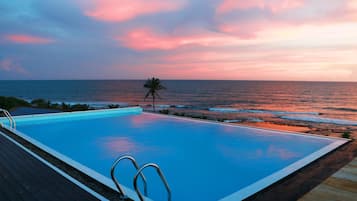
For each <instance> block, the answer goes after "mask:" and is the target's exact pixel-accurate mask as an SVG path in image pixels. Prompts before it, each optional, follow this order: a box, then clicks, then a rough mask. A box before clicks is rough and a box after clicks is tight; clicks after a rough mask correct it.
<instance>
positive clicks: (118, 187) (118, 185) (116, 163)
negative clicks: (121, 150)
mask: <svg viewBox="0 0 357 201" xmlns="http://www.w3.org/2000/svg"><path fill="white" fill-rule="evenodd" d="M124 159H127V160H130V161H131V163H132V164H133V166H134V167H135V169H136V170H137V171H138V170H139V165H138V163H137V162H136V160H135V158H134V157H132V156H129V155H125V156H121V157H119V158H118V159H116V160H115V162H114V163H113V165H112V168H111V169H110V176H111V177H112V180H113V182H114V184H115V186H116V187H117V189H118V191H119V193H120V194H121V196H125V193H124V190H123V188H122V187H121V186H120V184H119V182H118V180H117V179H116V177H115V175H114V173H115V168H116V166H117V165H118V163H119V162H120V161H122V160H124ZM140 177H141V178H142V180H143V183H144V193H145V195H147V182H146V178H145V176H144V175H143V174H142V173H140Z"/></svg>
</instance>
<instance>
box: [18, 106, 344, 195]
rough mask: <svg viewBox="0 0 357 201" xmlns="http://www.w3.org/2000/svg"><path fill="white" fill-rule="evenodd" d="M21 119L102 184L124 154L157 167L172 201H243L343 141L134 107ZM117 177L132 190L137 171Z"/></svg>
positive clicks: (22, 126) (157, 190)
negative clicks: (97, 174) (167, 114)
mask: <svg viewBox="0 0 357 201" xmlns="http://www.w3.org/2000/svg"><path fill="white" fill-rule="evenodd" d="M113 111H116V112H113ZM59 117H60V118H59ZM23 119H24V120H23V121H22V118H21V117H18V118H17V119H16V121H17V130H18V131H20V132H21V133H22V135H25V136H26V137H28V138H29V139H33V140H34V141H36V143H40V144H42V145H44V146H45V147H48V148H50V149H51V150H54V151H55V152H56V153H60V154H61V155H63V156H65V157H68V158H70V159H72V160H73V161H75V162H77V163H79V164H81V165H83V166H85V167H87V168H88V169H90V170H93V171H94V172H96V173H99V174H100V175H103V176H104V177H106V178H108V179H109V178H110V167H111V165H112V163H113V161H114V160H115V159H116V158H117V157H118V156H120V155H123V154H130V155H132V156H134V157H135V158H136V160H137V162H138V163H139V164H140V165H142V164H144V163H147V162H154V163H157V164H158V165H159V166H160V167H161V169H162V171H163V172H164V174H165V176H166V178H167V180H168V183H169V185H170V187H171V190H172V200H173V201H182V200H195V201H196V200H205V201H209V200H220V199H226V200H239V199H242V198H244V197H246V196H248V195H250V194H252V193H254V192H255V191H256V190H260V188H262V187H265V186H267V185H268V184H269V182H270V183H272V182H274V181H275V180H276V178H274V177H272V178H271V175H272V174H276V173H277V172H279V173H283V172H284V171H285V173H283V174H288V173H290V172H289V168H290V169H291V168H292V167H293V168H292V169H296V167H294V166H295V165H297V166H299V165H300V166H304V165H305V162H306V161H305V162H302V161H304V160H305V159H306V158H309V157H310V158H311V156H313V155H314V154H316V153H317V155H318V156H316V157H319V156H320V155H321V153H320V155H319V152H320V151H321V150H323V149H326V147H329V149H328V150H327V151H330V150H332V149H334V148H336V147H337V146H339V145H341V144H343V143H344V142H345V141H343V140H338V139H332V138H322V137H314V136H306V135H305V136H303V135H297V134H291V133H284V132H278V131H270V130H263V129H256V128H249V127H241V126H231V125H227V124H218V123H209V122H203V121H194V120H186V119H183V118H175V117H169V116H165V115H157V114H150V113H142V112H141V110H140V109H139V110H138V111H136V112H126V113H122V112H121V110H120V109H118V110H112V112H111V113H110V115H108V112H107V113H106V111H95V112H89V113H88V112H87V113H81V115H74V113H73V115H72V114H66V115H65V116H61V114H55V115H47V116H46V115H38V117H36V115H35V116H32V117H31V118H23ZM332 145H333V147H331V146H332ZM327 151H326V152H327ZM323 154H325V153H323ZM323 154H322V155H323ZM316 157H315V158H316ZM315 158H314V157H312V159H311V160H313V159H315ZM309 160H310V159H309ZM297 168H299V167H297ZM155 173H156V172H155V171H154V170H150V169H148V170H145V171H144V174H145V176H146V177H147V180H148V192H149V195H148V197H150V198H151V199H153V200H167V197H166V191H165V188H164V186H163V184H162V182H161V181H160V179H159V177H158V175H156V174H155ZM116 174H117V176H118V180H119V181H120V182H121V183H122V184H123V185H124V186H126V187H128V188H131V189H133V184H132V183H133V176H134V174H135V170H134V169H133V168H132V166H131V164H130V163H129V162H123V163H121V164H119V166H118V170H117V172H116ZM269 176H270V177H269ZM274 179H275V180H274ZM262 181H264V182H262ZM107 182H108V181H107ZM257 183H258V184H257ZM259 183H260V184H259ZM262 183H263V184H262ZM264 183H265V184H264ZM266 183H268V184H266Z"/></svg>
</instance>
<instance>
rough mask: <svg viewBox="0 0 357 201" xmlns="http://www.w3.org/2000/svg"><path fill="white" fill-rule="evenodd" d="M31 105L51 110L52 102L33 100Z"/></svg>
mask: <svg viewBox="0 0 357 201" xmlns="http://www.w3.org/2000/svg"><path fill="white" fill-rule="evenodd" d="M31 104H32V105H33V106H35V107H41V108H51V102H50V101H47V100H45V99H42V98H38V99H34V100H32V101H31Z"/></svg>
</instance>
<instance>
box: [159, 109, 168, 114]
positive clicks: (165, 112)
mask: <svg viewBox="0 0 357 201" xmlns="http://www.w3.org/2000/svg"><path fill="white" fill-rule="evenodd" d="M159 112H160V113H161V114H169V113H170V111H169V110H167V109H165V110H160V111H159Z"/></svg>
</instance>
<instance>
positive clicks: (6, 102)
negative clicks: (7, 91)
mask: <svg viewBox="0 0 357 201" xmlns="http://www.w3.org/2000/svg"><path fill="white" fill-rule="evenodd" d="M29 106H31V105H30V103H28V102H27V101H25V100H22V99H19V98H15V97H5V96H0V108H3V109H6V110H10V109H12V108H15V107H29Z"/></svg>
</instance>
